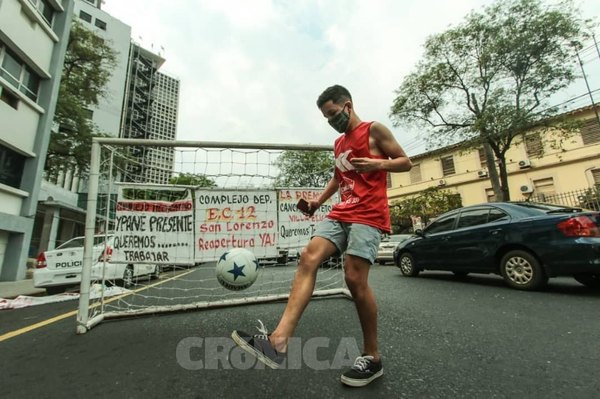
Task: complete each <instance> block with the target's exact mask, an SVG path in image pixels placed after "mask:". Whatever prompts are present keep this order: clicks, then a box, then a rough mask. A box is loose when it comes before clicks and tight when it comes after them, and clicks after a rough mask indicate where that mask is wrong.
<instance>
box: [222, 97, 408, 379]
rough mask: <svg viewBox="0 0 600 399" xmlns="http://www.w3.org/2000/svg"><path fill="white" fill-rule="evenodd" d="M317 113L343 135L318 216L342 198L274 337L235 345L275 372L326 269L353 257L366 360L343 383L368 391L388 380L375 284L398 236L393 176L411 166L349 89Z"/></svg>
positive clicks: (350, 271) (312, 248)
mask: <svg viewBox="0 0 600 399" xmlns="http://www.w3.org/2000/svg"><path fill="white" fill-rule="evenodd" d="M317 106H318V107H319V109H320V110H321V112H322V113H323V116H324V117H325V118H327V121H328V122H329V124H330V125H331V126H332V127H333V128H334V129H335V130H337V131H338V132H339V133H342V136H340V137H338V138H337V139H336V141H335V145H334V151H335V173H334V176H333V178H332V179H331V180H330V181H329V183H328V184H327V186H326V187H325V189H324V191H323V193H322V194H321V196H320V197H319V198H318V200H313V201H310V202H309V205H310V209H317V208H319V207H320V206H321V204H323V203H324V202H325V201H327V199H329V198H330V197H331V196H332V195H333V194H334V193H335V192H336V191H338V190H339V191H340V195H341V201H340V203H338V204H336V205H335V206H334V207H333V209H332V210H331V212H330V213H329V214H328V215H327V219H325V220H324V221H323V222H321V223H320V224H319V225H318V227H317V229H316V231H315V235H314V236H313V237H312V239H311V240H310V242H309V243H308V245H307V246H306V247H305V248H304V250H303V251H302V254H301V257H300V261H299V264H298V269H297V271H296V275H295V277H294V282H293V284H292V289H291V292H290V297H289V300H288V303H287V305H286V308H285V311H284V312H283V315H282V317H281V319H280V321H279V325H278V326H277V328H276V329H275V330H274V331H273V332H272V333H271V334H268V333H267V331H266V329H265V328H264V325H262V322H261V323H260V324H261V328H259V331H260V332H261V334H257V335H251V334H247V333H244V332H241V331H234V332H233V334H232V338H233V340H234V341H235V342H236V343H237V344H238V345H239V346H240V347H241V348H242V349H244V350H246V351H247V352H249V353H251V354H253V355H255V356H256V357H257V358H258V359H259V360H260V361H262V362H263V363H265V364H266V365H268V366H270V367H272V368H278V367H279V365H280V364H281V363H283V361H284V360H285V353H286V350H287V340H288V338H289V337H291V336H292V335H293V333H294V330H295V328H296V326H297V324H298V321H299V320H300V317H301V315H302V313H303V311H304V309H305V308H306V305H307V304H308V302H309V301H310V298H311V295H312V292H313V290H314V287H315V280H316V275H317V271H318V269H319V265H320V264H321V263H322V262H323V261H324V260H325V259H327V258H329V257H330V256H332V255H334V254H336V253H345V256H344V273H345V275H344V276H345V280H346V284H347V285H348V288H349V290H350V292H351V293H352V297H353V298H354V303H355V305H356V310H357V312H358V316H359V319H360V324H361V328H362V332H363V340H364V343H363V345H364V348H363V355H362V356H360V357H358V358H357V359H356V361H355V363H354V366H353V367H352V368H351V369H350V370H349V371H347V372H345V373H344V374H342V377H341V381H342V383H344V384H346V385H350V386H365V385H367V384H369V383H370V382H371V381H373V380H374V379H376V378H378V377H380V376H382V375H383V366H382V362H381V357H380V354H379V348H378V345H377V304H376V302H375V297H374V295H373V292H372V291H371V288H370V287H369V285H368V276H369V269H370V266H371V265H372V264H373V262H374V261H375V257H376V256H377V250H378V247H379V241H380V237H381V232H382V231H383V232H390V217H389V208H388V200H387V191H386V190H387V173H388V172H406V171H409V170H410V168H411V166H412V165H411V162H410V160H409V158H408V157H407V156H406V154H405V152H404V150H403V149H402V147H401V146H400V144H398V142H397V141H396V139H395V138H394V136H393V135H392V133H391V132H390V131H389V130H388V129H387V128H386V127H385V126H383V125H382V124H381V123H378V122H363V121H361V120H360V118H359V117H358V115H357V114H356V112H355V111H354V104H353V102H352V96H351V95H350V93H349V92H348V90H346V89H345V88H344V87H342V86H338V85H335V86H332V87H329V88H327V89H326V90H325V91H324V92H323V93H322V94H321V95H320V96H319V98H318V100H317Z"/></svg>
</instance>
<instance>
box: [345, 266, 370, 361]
mask: <svg viewBox="0 0 600 399" xmlns="http://www.w3.org/2000/svg"><path fill="white" fill-rule="evenodd" d="M370 268H371V264H370V263H369V262H368V261H367V260H365V259H363V258H360V257H358V256H352V255H346V257H345V259H344V270H345V279H346V284H347V285H348V289H349V290H350V292H351V293H352V297H353V298H354V304H355V306H356V311H357V312H358V318H359V319H360V326H361V328H362V332H363V345H364V349H363V353H365V354H367V355H370V356H373V358H374V360H375V361H379V347H378V344H377V303H376V301H375V295H373V291H372V290H371V287H369V270H370Z"/></svg>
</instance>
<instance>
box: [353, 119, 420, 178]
mask: <svg viewBox="0 0 600 399" xmlns="http://www.w3.org/2000/svg"><path fill="white" fill-rule="evenodd" d="M370 135H371V139H372V140H373V143H374V144H375V147H376V148H377V149H379V152H380V153H381V155H383V156H385V157H387V158H388V159H373V158H353V159H352V160H350V162H351V163H352V165H353V166H354V167H355V168H356V170H357V171H358V172H361V173H364V172H372V171H374V170H387V171H388V172H408V171H409V170H410V169H411V168H412V163H411V162H410V159H409V158H408V156H407V155H406V153H405V152H404V150H403V149H402V147H401V146H400V144H399V143H398V141H396V138H395V137H394V135H393V134H392V132H391V131H390V130H389V129H388V128H387V127H385V126H384V125H382V124H381V123H379V122H373V124H372V125H371V131H370Z"/></svg>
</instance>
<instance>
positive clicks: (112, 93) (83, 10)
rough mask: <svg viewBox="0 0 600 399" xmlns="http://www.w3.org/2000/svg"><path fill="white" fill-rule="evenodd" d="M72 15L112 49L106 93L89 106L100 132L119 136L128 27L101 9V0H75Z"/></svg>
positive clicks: (129, 39) (126, 61)
mask: <svg viewBox="0 0 600 399" xmlns="http://www.w3.org/2000/svg"><path fill="white" fill-rule="evenodd" d="M74 18H75V20H77V21H78V22H79V23H81V24H82V25H83V26H85V27H86V28H88V29H90V30H92V31H93V32H94V33H95V34H96V35H97V36H99V37H101V38H102V39H104V41H105V42H106V43H107V44H109V46H110V47H111V48H112V49H113V50H114V52H115V55H116V65H115V66H114V68H112V70H111V76H110V79H109V81H108V83H107V84H106V86H105V90H106V95H105V96H104V97H103V98H100V99H99V101H98V105H97V106H95V107H94V108H93V109H90V110H89V111H90V115H91V119H92V122H93V123H94V124H95V125H96V126H97V127H98V130H99V131H100V132H101V133H105V134H108V135H110V136H112V137H119V132H120V130H121V119H122V116H123V115H122V114H123V100H124V97H125V83H126V81H127V71H128V68H127V66H128V62H129V46H130V43H131V27H130V26H129V25H127V24H125V23H123V22H121V21H120V20H118V19H116V18H115V17H113V16H111V15H110V14H108V13H107V12H105V11H103V10H102V9H101V0H75V9H74Z"/></svg>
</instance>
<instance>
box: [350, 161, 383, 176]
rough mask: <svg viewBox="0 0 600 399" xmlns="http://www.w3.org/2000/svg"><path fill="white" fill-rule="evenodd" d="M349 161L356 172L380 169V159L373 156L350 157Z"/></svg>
mask: <svg viewBox="0 0 600 399" xmlns="http://www.w3.org/2000/svg"><path fill="white" fill-rule="evenodd" d="M350 163H351V164H352V166H354V167H355V168H356V171H357V172H358V173H367V172H373V171H374V170H379V169H381V163H382V160H381V159H373V158H352V159H351V160H350Z"/></svg>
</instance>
